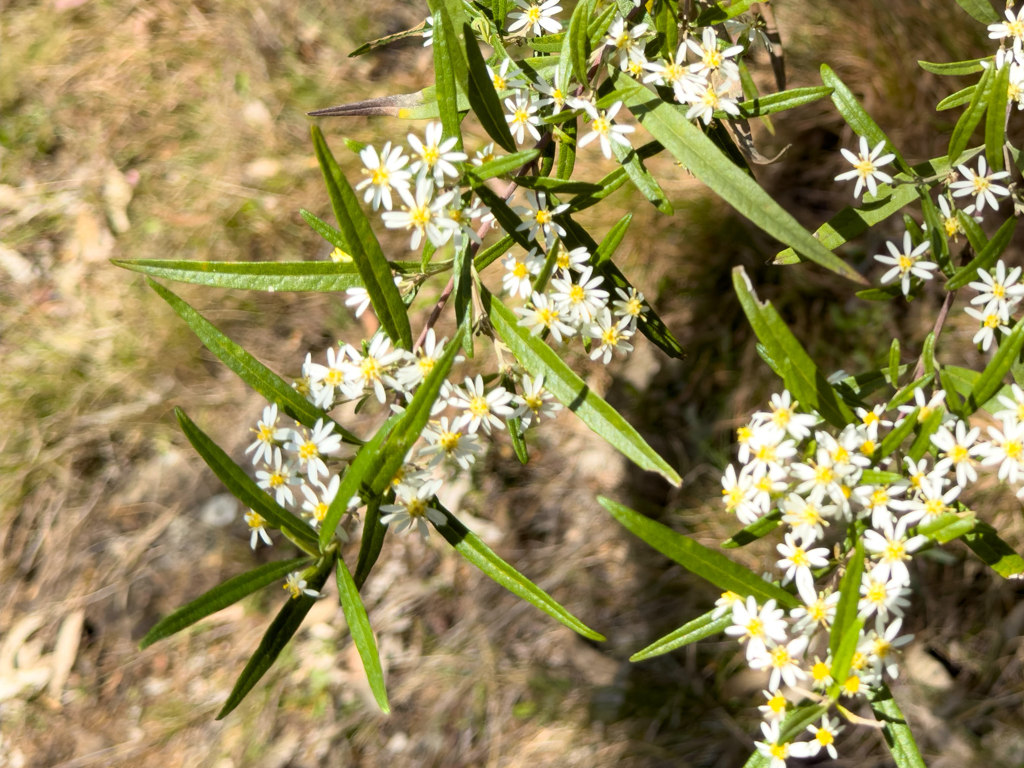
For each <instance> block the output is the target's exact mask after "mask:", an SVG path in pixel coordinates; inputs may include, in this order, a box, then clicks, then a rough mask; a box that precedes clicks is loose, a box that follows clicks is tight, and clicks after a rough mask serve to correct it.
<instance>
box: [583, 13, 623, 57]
mask: <svg viewBox="0 0 1024 768" xmlns="http://www.w3.org/2000/svg"><path fill="white" fill-rule="evenodd" d="M618 12H619V9H618V8H616V6H615V3H608V7H607V8H605V9H604V10H603V11H601V12H600V13H599V14H597V16H595V17H594V18H592V19H591V20H590V24H589V25H588V26H587V34H588V35H589V36H590V48H591V49H592V50H594V49H596V48H597V47H598V45H600V44H601V38H603V37H604V35H605V33H606V32H607V31H608V27H610V26H611V23H612V19H614V18H615V16H616V15H617V14H618Z"/></svg>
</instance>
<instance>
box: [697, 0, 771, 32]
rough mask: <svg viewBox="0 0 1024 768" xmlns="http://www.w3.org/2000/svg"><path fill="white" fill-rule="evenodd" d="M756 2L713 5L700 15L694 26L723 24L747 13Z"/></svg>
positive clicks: (749, 0)
mask: <svg viewBox="0 0 1024 768" xmlns="http://www.w3.org/2000/svg"><path fill="white" fill-rule="evenodd" d="M755 2H756V0H733V2H731V3H729V5H724V4H722V3H712V4H711V5H709V6H708V7H707V8H705V9H704V10H703V11H701V12H700V15H699V16H697V20H696V21H695V22H694V26H697V27H710V26H712V25H714V24H721V23H722V22H723V21H728V20H729V19H733V18H735V17H737V16H739V15H740V14H741V13H746V12H747V11H749V10H750V6H751V5H753V4H754V3H755Z"/></svg>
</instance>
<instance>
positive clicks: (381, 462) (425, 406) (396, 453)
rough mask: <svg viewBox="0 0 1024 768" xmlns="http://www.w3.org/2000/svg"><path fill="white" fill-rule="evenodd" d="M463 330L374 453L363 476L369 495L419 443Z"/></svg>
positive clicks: (388, 481) (376, 493) (381, 488)
mask: <svg viewBox="0 0 1024 768" xmlns="http://www.w3.org/2000/svg"><path fill="white" fill-rule="evenodd" d="M465 333H466V329H465V328H460V329H459V330H458V331H457V332H456V333H455V337H454V338H453V339H452V340H451V341H450V342H449V343H448V344H447V345H446V346H445V350H444V354H443V355H441V357H439V358H438V359H437V362H436V363H435V364H434V368H433V369H432V370H431V371H430V373H429V374H427V376H426V378H424V379H423V382H422V383H421V384H420V386H419V388H418V389H417V390H416V394H415V395H414V396H413V398H412V400H411V401H410V403H409V404H408V405H407V406H406V408H405V411H404V412H403V413H402V417H401V419H399V421H398V423H397V424H396V425H395V428H394V430H393V431H392V432H391V434H390V435H389V436H388V439H387V441H386V442H385V443H384V447H383V448H381V450H380V451H379V452H376V453H375V456H374V461H373V463H372V464H371V465H370V467H369V469H368V470H367V474H366V482H367V484H368V485H369V487H370V493H371V494H372V495H374V496H379V495H381V494H382V493H384V491H385V490H386V489H387V488H388V487H389V486H390V485H391V480H392V478H393V477H394V476H395V473H396V472H398V470H399V468H400V467H401V466H402V464H403V463H404V462H405V457H406V455H407V454H408V453H409V450H410V449H411V448H412V447H413V444H414V443H415V442H416V441H417V440H419V438H420V435H421V434H422V433H423V428H424V427H425V426H426V425H427V422H428V421H429V420H430V410H431V408H432V407H433V406H434V401H436V400H437V395H438V393H439V392H440V391H441V385H442V384H444V380H445V377H446V376H448V372H449V371H451V369H452V364H453V363H454V362H455V357H456V356H457V355H458V354H459V350H460V347H462V346H463V343H464V339H463V335H464V334H465Z"/></svg>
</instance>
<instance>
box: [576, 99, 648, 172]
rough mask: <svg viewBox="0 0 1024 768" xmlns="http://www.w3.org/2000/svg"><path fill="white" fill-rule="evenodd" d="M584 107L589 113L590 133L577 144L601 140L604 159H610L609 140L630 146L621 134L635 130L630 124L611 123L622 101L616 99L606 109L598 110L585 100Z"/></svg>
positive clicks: (585, 144) (620, 107) (583, 145)
mask: <svg viewBox="0 0 1024 768" xmlns="http://www.w3.org/2000/svg"><path fill="white" fill-rule="evenodd" d="M584 109H585V110H586V112H587V114H588V115H590V120H591V122H590V133H588V134H587V135H586V136H584V137H583V138H582V139H580V140H579V146H580V147H585V146H587V144H589V143H590V142H592V141H593V140H594V139H600V140H601V152H602V153H603V154H604V156H605V159H607V160H610V159H611V157H612V145H611V142H613V141H614V142H615V143H616V144H621V145H622V146H624V147H632V145H631V144H630V143H629V139H627V138H626V137H625V136H624V135H623V134H625V133H632V132H633V131H635V130H636V128H634V127H633V126H631V125H613V124H612V120H614V119H615V116H616V115H617V114H618V113H619V110H620V109H622V102H621V101H616V102H615V103H614V104H612V106H611V107H610V108H609V109H608V110H606V111H601V112H599V111H598V110H597V107H595V106H594V105H593V104H591V103H589V102H587V103H586V104H585V105H584Z"/></svg>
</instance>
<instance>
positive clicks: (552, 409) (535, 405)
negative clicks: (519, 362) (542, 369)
mask: <svg viewBox="0 0 1024 768" xmlns="http://www.w3.org/2000/svg"><path fill="white" fill-rule="evenodd" d="M522 385H523V393H522V394H521V395H516V396H515V398H514V400H515V402H516V403H518V406H519V407H518V408H516V411H515V413H514V414H513V415H514V416H518V417H520V419H522V425H523V430H524V431H525V430H527V429H529V428H530V424H532V423H533V422H534V421H537V422H539V421H540V419H541V416H543V417H544V418H545V419H551V418H554V416H555V414H556V413H558V412H559V411H560V410H562V404H561V403H559V402H558V401H556V400H555V396H554V395H552V394H551V393H550V392H548V391H547V390H546V389H544V374H541V375H540V376H538V377H537V378H535V379H531V378H530V376H529V375H527V374H524V375H523V380H522Z"/></svg>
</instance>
